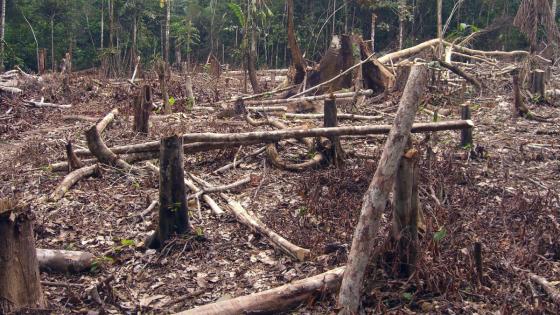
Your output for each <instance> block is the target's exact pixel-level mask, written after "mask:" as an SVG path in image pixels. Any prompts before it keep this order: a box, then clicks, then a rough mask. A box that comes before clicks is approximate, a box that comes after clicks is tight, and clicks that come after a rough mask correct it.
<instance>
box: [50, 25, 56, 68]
mask: <svg viewBox="0 0 560 315" xmlns="http://www.w3.org/2000/svg"><path fill="white" fill-rule="evenodd" d="M55 69H56V67H55V64H54V15H52V16H51V70H52V71H53V72H55Z"/></svg>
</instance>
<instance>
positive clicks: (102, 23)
mask: <svg viewBox="0 0 560 315" xmlns="http://www.w3.org/2000/svg"><path fill="white" fill-rule="evenodd" d="M104 4H105V0H101V33H100V34H99V47H100V48H101V50H103V35H104V33H103V27H104V26H105V23H104V21H105V18H104V16H105V15H104V14H103V7H104Z"/></svg>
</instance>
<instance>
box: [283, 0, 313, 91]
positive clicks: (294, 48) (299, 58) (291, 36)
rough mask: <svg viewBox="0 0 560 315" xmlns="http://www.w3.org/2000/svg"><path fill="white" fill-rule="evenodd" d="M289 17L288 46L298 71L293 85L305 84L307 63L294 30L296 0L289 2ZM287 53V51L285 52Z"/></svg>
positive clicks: (289, 0) (287, 2) (288, 0)
mask: <svg viewBox="0 0 560 315" xmlns="http://www.w3.org/2000/svg"><path fill="white" fill-rule="evenodd" d="M286 4H287V11H288V12H287V15H288V46H289V47H290V53H291V54H292V62H293V63H294V68H295V69H296V74H295V75H294V79H293V83H294V84H299V83H301V82H303V79H304V78H305V72H306V70H305V68H306V67H307V66H306V63H305V59H303V55H302V54H301V50H300V49H299V45H298V43H297V38H296V35H295V30H294V0H287V1H286ZM284 52H285V50H284ZM284 62H286V54H284Z"/></svg>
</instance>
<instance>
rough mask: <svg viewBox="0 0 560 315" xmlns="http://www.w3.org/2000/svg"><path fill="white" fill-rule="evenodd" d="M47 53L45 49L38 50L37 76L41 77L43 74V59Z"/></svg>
mask: <svg viewBox="0 0 560 315" xmlns="http://www.w3.org/2000/svg"><path fill="white" fill-rule="evenodd" d="M46 55H47V51H46V49H45V48H41V49H39V69H38V71H39V75H43V74H44V73H45V59H46Z"/></svg>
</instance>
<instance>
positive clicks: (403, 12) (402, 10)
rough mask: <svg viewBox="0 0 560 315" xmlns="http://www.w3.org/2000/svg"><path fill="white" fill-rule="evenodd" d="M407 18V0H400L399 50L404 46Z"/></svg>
mask: <svg viewBox="0 0 560 315" xmlns="http://www.w3.org/2000/svg"><path fill="white" fill-rule="evenodd" d="M405 19H406V0H399V50H402V48H403V42H404V21H405Z"/></svg>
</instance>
